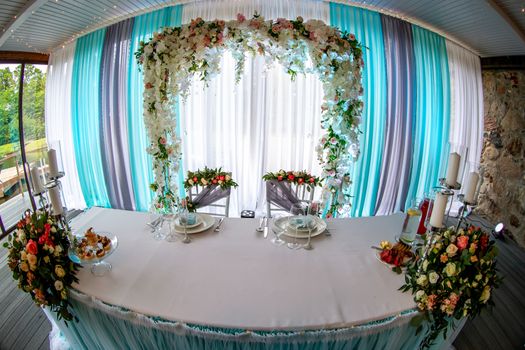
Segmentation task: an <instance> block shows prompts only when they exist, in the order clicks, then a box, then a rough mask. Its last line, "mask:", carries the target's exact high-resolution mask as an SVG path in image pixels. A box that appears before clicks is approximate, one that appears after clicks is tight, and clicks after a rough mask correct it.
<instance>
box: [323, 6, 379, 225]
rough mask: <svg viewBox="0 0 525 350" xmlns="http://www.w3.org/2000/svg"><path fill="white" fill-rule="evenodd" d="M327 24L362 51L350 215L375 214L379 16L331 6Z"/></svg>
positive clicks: (360, 10)
mask: <svg viewBox="0 0 525 350" xmlns="http://www.w3.org/2000/svg"><path fill="white" fill-rule="evenodd" d="M330 24H331V25H332V26H336V27H338V28H340V29H341V30H342V31H346V32H349V33H353V34H355V36H356V38H357V40H359V41H360V42H361V43H362V44H363V45H364V46H365V47H366V48H365V49H364V52H363V60H364V61H365V68H364V71H363V89H364V94H363V101H364V110H363V115H362V123H361V130H362V131H363V134H362V135H361V137H360V140H359V142H360V146H361V155H360V157H359V159H358V161H357V162H356V164H355V165H354V169H353V175H352V179H353V181H354V184H353V186H352V193H353V196H354V197H353V200H352V212H351V214H352V216H369V215H374V214H375V207H376V198H377V192H378V188H379V179H380V173H381V160H382V154H383V143H384V132H385V122H386V115H387V114H386V101H387V84H386V63H385V47H384V40H383V27H382V23H381V16H380V14H379V13H377V12H372V11H368V10H365V9H361V8H357V7H352V6H347V5H343V4H334V3H330Z"/></svg>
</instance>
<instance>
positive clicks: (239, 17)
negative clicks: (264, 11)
mask: <svg viewBox="0 0 525 350" xmlns="http://www.w3.org/2000/svg"><path fill="white" fill-rule="evenodd" d="M237 21H238V22H239V23H242V22H244V21H246V17H244V15H243V14H242V13H238V14H237Z"/></svg>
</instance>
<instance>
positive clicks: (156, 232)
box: [152, 216, 166, 241]
mask: <svg viewBox="0 0 525 350" xmlns="http://www.w3.org/2000/svg"><path fill="white" fill-rule="evenodd" d="M159 220H160V221H159V222H158V224H157V225H155V226H154V227H152V230H153V239H155V240H157V241H161V240H163V239H164V238H166V234H165V233H164V232H163V231H162V227H164V222H165V221H166V220H165V219H164V216H161V217H160V219H159Z"/></svg>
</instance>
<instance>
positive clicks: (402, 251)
mask: <svg viewBox="0 0 525 350" xmlns="http://www.w3.org/2000/svg"><path fill="white" fill-rule="evenodd" d="M380 246H381V248H382V249H383V250H382V251H381V252H380V253H379V257H380V258H381V261H384V262H386V263H387V264H391V265H394V266H396V267H401V266H404V265H405V264H406V263H407V262H408V261H410V259H412V258H413V257H414V253H412V251H411V248H410V246H409V245H406V244H404V243H403V242H398V243H396V244H394V245H392V244H390V243H389V242H387V243H384V242H381V244H380Z"/></svg>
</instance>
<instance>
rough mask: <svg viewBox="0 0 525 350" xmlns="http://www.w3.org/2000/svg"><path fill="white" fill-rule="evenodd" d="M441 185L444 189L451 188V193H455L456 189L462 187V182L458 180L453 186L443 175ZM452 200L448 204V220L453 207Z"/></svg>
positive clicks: (440, 180)
mask: <svg viewBox="0 0 525 350" xmlns="http://www.w3.org/2000/svg"><path fill="white" fill-rule="evenodd" d="M439 186H440V187H441V188H442V189H446V190H449V191H450V192H451V193H450V195H452V196H453V195H454V193H455V192H454V191H459V190H460V189H461V184H460V183H459V182H457V181H456V184H455V185H454V186H451V185H449V184H447V179H446V178H444V177H442V178H440V179H439ZM452 202H453V200H452V201H450V204H448V210H447V220H446V221H448V219H449V218H450V210H451V209H452Z"/></svg>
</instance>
